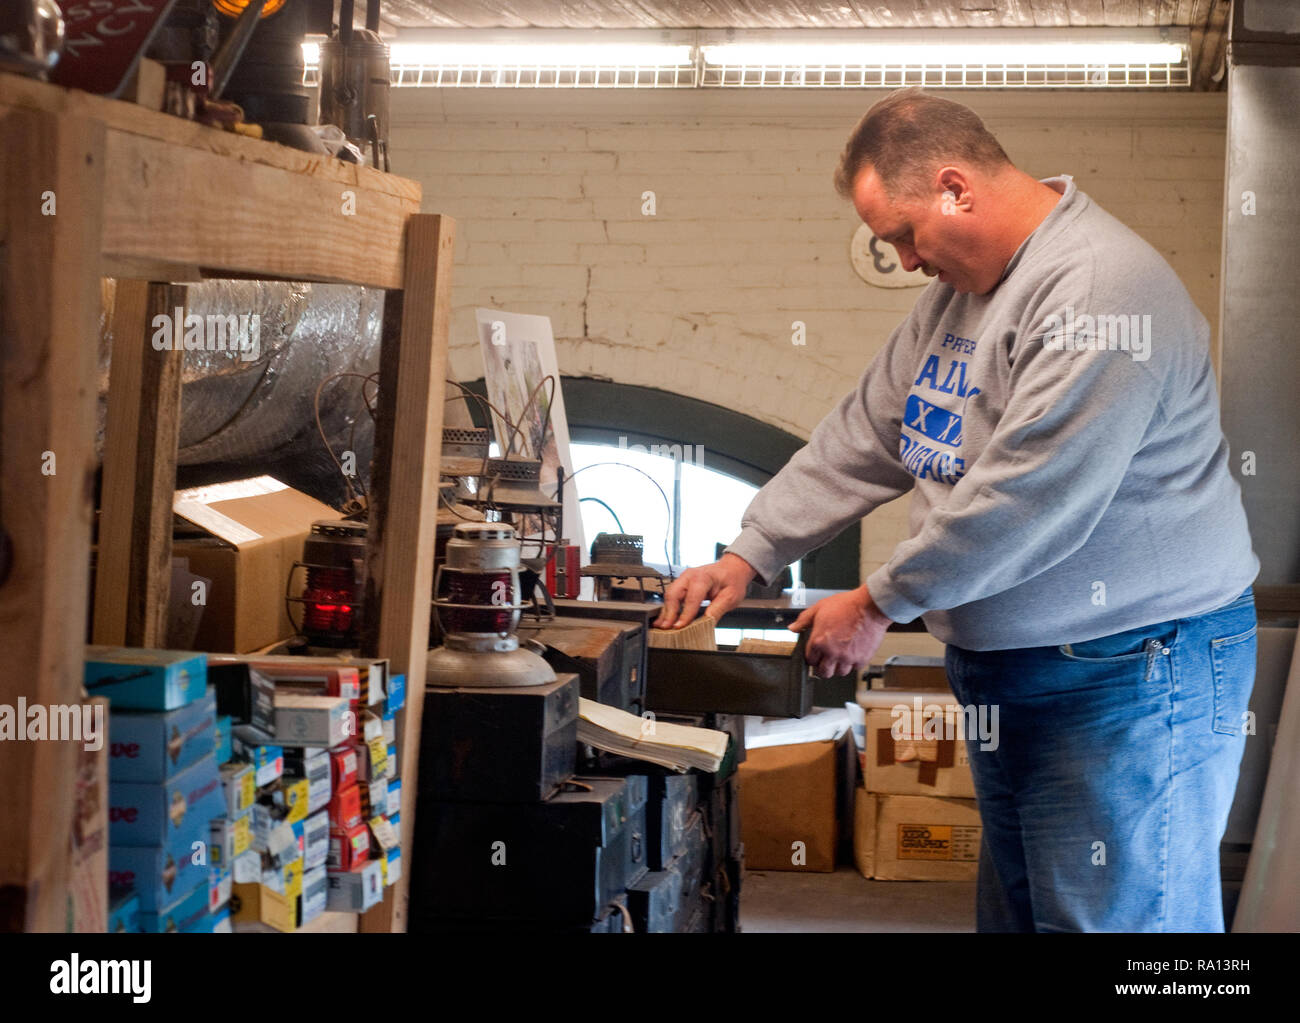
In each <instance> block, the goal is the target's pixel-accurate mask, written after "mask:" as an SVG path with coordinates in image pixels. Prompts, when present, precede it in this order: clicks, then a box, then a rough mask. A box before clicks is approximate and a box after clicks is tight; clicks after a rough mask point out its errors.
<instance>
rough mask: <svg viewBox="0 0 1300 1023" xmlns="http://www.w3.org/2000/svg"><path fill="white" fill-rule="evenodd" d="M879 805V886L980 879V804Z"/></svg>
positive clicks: (933, 800)
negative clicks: (898, 883)
mask: <svg viewBox="0 0 1300 1023" xmlns="http://www.w3.org/2000/svg"><path fill="white" fill-rule="evenodd" d="M876 799H877V810H876V853H875V864H874V865H873V870H874V872H875V877H876V879H877V880H880V881H974V880H975V879H976V876H977V874H978V872H979V856H980V835H981V823H980V815H979V810H978V808H977V807H976V803H975V800H973V799H944V798H938V797H934V796H877V797H876ZM746 858H748V854H747V855H746Z"/></svg>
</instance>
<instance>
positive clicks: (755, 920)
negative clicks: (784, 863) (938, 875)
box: [740, 866, 975, 934]
mask: <svg viewBox="0 0 1300 1023" xmlns="http://www.w3.org/2000/svg"><path fill="white" fill-rule="evenodd" d="M740 923H741V929H742V930H743V931H744V932H746V933H750V934H757V933H763V932H769V933H771V932H791V931H813V932H817V931H820V932H827V931H839V932H855V931H895V932H897V931H967V932H973V931H974V930H975V882H974V881H867V880H865V879H864V878H863V877H862V875H861V874H859V873H858V872H857V870H855V869H854V868H853V867H850V866H840V867H838V868H837V869H836V871H835V873H833V874H798V873H793V872H790V871H779V870H747V871H745V879H744V885H743V887H742V889H741V897H740Z"/></svg>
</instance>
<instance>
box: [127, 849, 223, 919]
mask: <svg viewBox="0 0 1300 1023" xmlns="http://www.w3.org/2000/svg"><path fill="white" fill-rule="evenodd" d="M196 861H199V862H196ZM209 869H210V868H209V866H208V861H207V858H206V857H200V856H197V855H196V854H195V852H194V851H190V850H186V851H184V852H182V851H180V850H176V851H172V850H169V849H163V848H159V847H154V846H129V845H115V846H111V847H110V848H109V850H108V877H109V881H110V883H111V884H114V885H121V886H122V887H124V888H125V887H130V888H134V889H135V892H136V894H137V895H139V896H140V910H141V912H144V913H157V912H158V911H159V910H160V909H162V908H163V907H165V906H170V905H171V904H172V903H174V902H175V901H176V899H177V897H179V896H182V895H185V894H187V893H188V892H190V891H191V890H193V888H194V887H195V886H196V885H199V884H203V883H205V882H206V881H207V880H208V872H209Z"/></svg>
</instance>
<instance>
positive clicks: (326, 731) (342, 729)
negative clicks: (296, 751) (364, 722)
mask: <svg viewBox="0 0 1300 1023" xmlns="http://www.w3.org/2000/svg"><path fill="white" fill-rule="evenodd" d="M352 714H353V712H352V711H351V710H350V709H349V707H348V701H347V700H345V699H343V697H341V696H310V695H306V694H304V693H292V692H285V691H282V690H281V691H277V692H276V694H275V738H276V741H277V742H278V743H279V744H280V745H281V746H319V747H321V748H322V749H328V748H329V747H331V746H339V745H342V744H343V743H345V742H347V740H348V739H349V738H350V737H351V736H352V734H353V731H354V729H352V728H351V727H350V725H351V722H352V720H353V718H352Z"/></svg>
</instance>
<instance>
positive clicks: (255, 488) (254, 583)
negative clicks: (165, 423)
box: [172, 476, 339, 653]
mask: <svg viewBox="0 0 1300 1023" xmlns="http://www.w3.org/2000/svg"><path fill="white" fill-rule="evenodd" d="M172 508H173V510H174V511H175V513H176V514H177V515H178V516H179V517H180V518H182V519H184V520H186V521H187V522H188V523H190V524H192V526H193V528H192V529H187V530H183V531H178V533H177V534H176V537H175V541H174V543H173V545H172V550H173V553H174V554H175V555H176V556H177V557H184V558H187V559H188V560H189V566H190V571H191V572H194V573H195V574H197V575H200V576H203V577H205V578H207V579H209V580H211V582H210V584H209V585H208V587H207V592H206V594H205V604H204V608H203V615H202V618H201V619H200V621H199V630H198V636H197V638H196V639H195V643H194V645H195V647H197V648H198V649H200V650H210V651H222V652H227V653H247V652H250V651H253V650H259V649H261V648H263V647H266V646H270V645H271V644H272V643H276V642H279V641H280V640H284V639H288V638H289V637H291V636H292V635H293V634H294V632H295V631H296V630H295V627H294V625H293V623H292V622H291V621H290V620H289V616H288V613H287V611H286V609H285V599H284V595H285V591H286V588H287V587H288V584H289V574H290V571H291V570H292V568H293V564H294V562H295V561H301V560H302V545H303V541H304V540H305V539H306V538H307V535H308V534H309V533H310V532H311V524H312V523H313V522H315V521H316V520H317V519H337V518H338V517H339V515H338V512H336V511H334V509H332V508H330V507H329V506H328V505H325V504H322V503H321V502H319V501H317V500H315V499H314V498H311V497H308V496H307V495H306V494H302V493H299V492H298V491H296V490H293V489H291V488H289V487H287V486H285V485H284V484H283V483H280V482H279V481H278V480H275V479H273V478H272V477H270V476H261V477H257V478H255V479H248V480H238V481H235V482H233V483H222V484H218V485H215V486H209V487H196V488H194V489H191V490H179V491H177V492H176V496H175V500H174V503H173V505H172ZM301 574H302V573H301V572H300V573H299V575H301Z"/></svg>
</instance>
